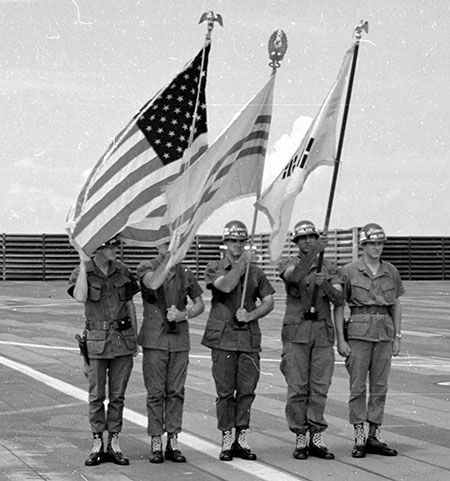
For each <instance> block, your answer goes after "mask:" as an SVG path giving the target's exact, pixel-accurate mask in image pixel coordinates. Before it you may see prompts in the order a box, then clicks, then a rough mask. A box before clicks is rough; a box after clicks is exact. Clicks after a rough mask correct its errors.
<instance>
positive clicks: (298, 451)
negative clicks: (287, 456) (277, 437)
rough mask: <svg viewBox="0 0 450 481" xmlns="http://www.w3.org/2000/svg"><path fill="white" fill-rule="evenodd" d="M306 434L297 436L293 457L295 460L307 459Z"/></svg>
mask: <svg viewBox="0 0 450 481" xmlns="http://www.w3.org/2000/svg"><path fill="white" fill-rule="evenodd" d="M306 435H307V433H305V434H297V436H296V439H295V449H294V453H293V456H294V458H295V459H308V442H307V437H306Z"/></svg>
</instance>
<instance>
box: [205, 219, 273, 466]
mask: <svg viewBox="0 0 450 481" xmlns="http://www.w3.org/2000/svg"><path fill="white" fill-rule="evenodd" d="M222 239H223V243H224V245H225V247H226V253H225V256H224V258H223V259H221V260H220V261H215V262H211V263H209V264H208V265H207V267H206V270H205V282H206V287H207V288H208V289H210V290H211V293H212V299H211V311H210V314H209V318H208V321H207V324H206V328H205V333H204V336H203V339H202V344H203V345H205V346H207V347H209V348H210V349H211V357H212V375H213V378H214V382H215V385H216V391H217V400H216V412H217V427H218V429H219V430H220V431H222V450H221V453H220V456H219V458H220V460H222V461H231V460H232V459H233V457H240V458H243V459H246V460H255V459H256V455H255V454H254V453H253V452H252V451H251V449H250V447H249V445H248V441H247V431H248V429H249V426H250V409H251V406H252V403H253V400H254V398H255V390H256V385H257V383H258V380H259V372H260V371H259V364H260V354H259V353H260V351H261V330H260V327H259V324H258V319H260V318H262V317H264V316H265V315H267V314H268V313H269V312H270V311H272V309H273V296H272V295H273V293H274V292H275V291H274V289H273V287H272V286H271V285H270V283H269V281H268V280H267V278H266V276H265V274H264V272H263V270H262V269H261V268H259V267H257V266H256V265H254V264H252V263H251V260H252V254H251V252H250V251H248V250H246V249H245V245H246V243H247V240H248V233H247V228H246V227H245V225H244V224H243V223H242V222H241V221H238V220H234V221H231V222H228V223H227V224H226V225H225V228H224V231H223V237H222ZM247 268H248V269H249V273H248V281H247V286H246V290H245V292H246V294H245V299H244V304H243V308H241V300H242V296H243V292H244V279H245V273H246V269H247ZM258 299H259V301H260V302H259V303H258V305H257V302H256V301H257V300H258ZM233 429H235V436H234V437H233V431H232V430H233Z"/></svg>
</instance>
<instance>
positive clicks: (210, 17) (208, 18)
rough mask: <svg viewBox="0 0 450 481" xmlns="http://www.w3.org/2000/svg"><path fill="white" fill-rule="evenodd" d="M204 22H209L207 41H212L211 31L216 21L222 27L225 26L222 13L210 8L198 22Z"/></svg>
mask: <svg viewBox="0 0 450 481" xmlns="http://www.w3.org/2000/svg"><path fill="white" fill-rule="evenodd" d="M203 22H208V23H207V27H208V31H207V33H206V41H207V42H210V41H211V31H212V29H213V28H214V22H217V23H218V24H219V25H220V26H221V27H223V20H222V15H220V13H218V14H217V15H216V14H215V13H214V12H213V11H212V10H209V11H208V12H205V13H204V14H203V15H202V16H201V17H200V21H199V22H198V23H203Z"/></svg>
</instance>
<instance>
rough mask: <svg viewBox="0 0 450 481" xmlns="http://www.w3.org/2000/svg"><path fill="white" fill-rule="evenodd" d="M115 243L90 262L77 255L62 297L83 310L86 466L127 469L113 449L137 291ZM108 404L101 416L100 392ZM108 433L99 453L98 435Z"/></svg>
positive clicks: (132, 345)
mask: <svg viewBox="0 0 450 481" xmlns="http://www.w3.org/2000/svg"><path fill="white" fill-rule="evenodd" d="M119 246H120V241H119V240H118V239H116V238H113V239H110V240H109V241H107V242H104V243H103V244H102V245H101V246H100V247H99V248H98V249H97V250H96V251H95V252H94V255H93V256H92V258H89V257H87V256H86V255H85V254H84V253H83V252H80V266H79V267H77V268H76V269H75V270H74V271H73V272H72V275H71V277H70V280H69V286H68V293H69V295H70V296H72V297H73V298H75V299H76V300H77V301H78V302H81V303H83V304H84V306H85V315H86V330H85V336H86V344H87V354H86V356H87V361H86V366H85V369H86V376H87V379H88V382H89V422H90V425H91V430H92V434H93V446H92V451H91V453H90V455H89V457H88V459H86V461H85V465H86V466H96V465H98V464H100V463H101V462H103V461H112V462H114V463H115V464H119V465H121V466H127V465H128V464H129V460H128V458H126V457H125V456H124V455H123V453H122V451H121V449H120V446H119V438H118V436H119V433H120V432H121V430H122V422H123V409H124V400H125V391H126V388H127V384H128V380H129V378H130V375H131V370H132V368H133V355H137V352H138V351H137V349H138V348H137V344H136V334H137V332H136V313H135V308H134V304H133V296H134V294H136V293H137V292H138V291H139V286H138V284H137V282H136V280H135V278H134V276H133V275H132V273H131V271H130V270H129V269H128V267H127V266H126V265H125V264H123V263H122V262H120V261H119V260H117V249H118V247H119ZM107 386H108V391H109V396H108V398H109V400H108V407H107V410H106V411H105V404H104V402H105V399H106V389H107ZM104 431H108V444H107V447H106V450H105V451H106V452H104V445H103V433H104Z"/></svg>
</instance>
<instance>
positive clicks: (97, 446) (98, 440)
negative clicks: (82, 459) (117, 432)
mask: <svg viewBox="0 0 450 481" xmlns="http://www.w3.org/2000/svg"><path fill="white" fill-rule="evenodd" d="M102 450H103V440H102V437H101V435H100V434H94V439H93V442H92V453H95V454H97V453H100V452H101V451H102Z"/></svg>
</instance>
